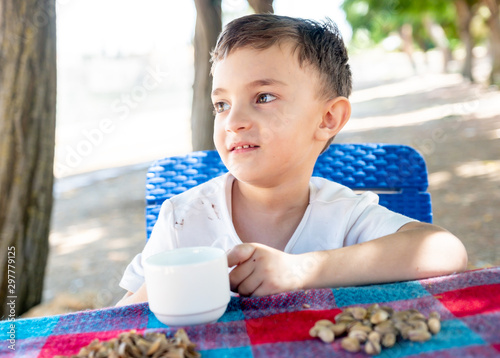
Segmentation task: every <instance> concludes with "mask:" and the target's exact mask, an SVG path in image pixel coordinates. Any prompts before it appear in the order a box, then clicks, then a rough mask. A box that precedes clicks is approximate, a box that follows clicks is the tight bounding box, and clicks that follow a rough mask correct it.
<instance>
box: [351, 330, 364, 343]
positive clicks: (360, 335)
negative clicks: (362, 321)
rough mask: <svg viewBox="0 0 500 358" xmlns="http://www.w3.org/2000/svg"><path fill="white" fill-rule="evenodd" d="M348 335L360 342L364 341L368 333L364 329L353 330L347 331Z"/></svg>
mask: <svg viewBox="0 0 500 358" xmlns="http://www.w3.org/2000/svg"><path fill="white" fill-rule="evenodd" d="M348 337H351V338H356V339H357V340H358V341H359V342H360V343H364V342H366V340H367V339H368V333H366V332H365V331H360V330H353V331H350V332H349V334H348Z"/></svg>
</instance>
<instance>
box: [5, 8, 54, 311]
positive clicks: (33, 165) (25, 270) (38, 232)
mask: <svg viewBox="0 0 500 358" xmlns="http://www.w3.org/2000/svg"><path fill="white" fill-rule="evenodd" d="M55 16H56V15H55V0H23V1H18V0H2V1H0V253H1V255H0V270H1V275H0V310H1V313H0V317H2V318H4V319H5V318H10V317H12V315H13V311H15V314H16V315H20V314H22V313H23V312H25V311H27V310H28V309H29V308H31V307H33V306H34V305H36V304H38V303H39V302H40V301H41V298H42V291H43V281H44V280H43V279H44V274H45V266H46V262H47V255H48V249H49V244H48V236H49V226H50V217H51V211H52V186H53V161H54V143H55V110H56V28H55V27H56V25H55V24H56V18H55ZM7 252H15V259H14V261H15V263H14V265H11V266H10V267H9V266H8V257H7V256H8V255H7ZM11 263H12V261H11ZM13 266H14V267H13ZM9 269H10V270H11V271H10V272H9V271H8V270H9ZM13 272H15V282H14V283H13V282H12V276H11V277H9V274H10V275H12V274H13ZM9 278H10V279H11V281H10V282H9V281H8V280H9ZM9 284H10V285H9ZM14 286H15V287H14ZM8 296H14V297H15V298H9V299H8V298H7V297H8ZM13 300H14V302H15V304H14V305H12V304H11V305H7V303H8V302H13Z"/></svg>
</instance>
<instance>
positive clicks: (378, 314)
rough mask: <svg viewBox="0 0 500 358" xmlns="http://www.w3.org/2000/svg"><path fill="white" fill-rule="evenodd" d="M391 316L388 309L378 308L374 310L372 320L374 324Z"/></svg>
mask: <svg viewBox="0 0 500 358" xmlns="http://www.w3.org/2000/svg"><path fill="white" fill-rule="evenodd" d="M388 318H389V313H387V311H384V310H381V309H378V310H376V311H375V312H373V314H372V316H371V318H370V322H371V323H373V324H378V323H380V322H383V321H385V320H387V319H388Z"/></svg>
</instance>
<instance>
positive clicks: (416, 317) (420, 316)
mask: <svg viewBox="0 0 500 358" xmlns="http://www.w3.org/2000/svg"><path fill="white" fill-rule="evenodd" d="M416 320H420V321H425V320H426V318H425V316H424V315H423V314H422V313H420V312H415V313H410V316H409V317H408V321H416Z"/></svg>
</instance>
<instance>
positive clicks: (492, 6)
mask: <svg viewBox="0 0 500 358" xmlns="http://www.w3.org/2000/svg"><path fill="white" fill-rule="evenodd" d="M484 3H485V4H486V6H488V9H489V10H490V17H489V18H488V25H489V28H490V53H491V74H490V83H491V84H494V85H497V86H500V0H484Z"/></svg>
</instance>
